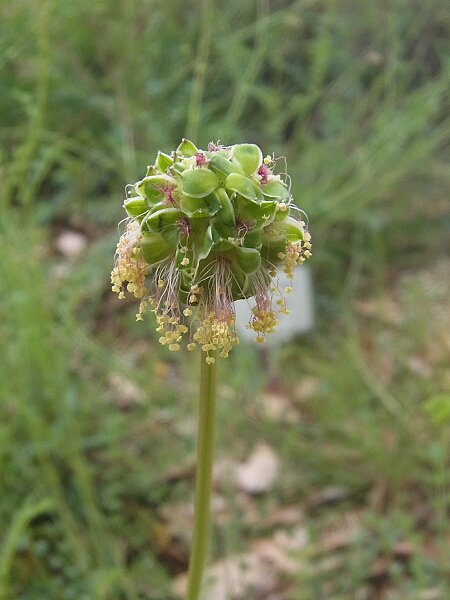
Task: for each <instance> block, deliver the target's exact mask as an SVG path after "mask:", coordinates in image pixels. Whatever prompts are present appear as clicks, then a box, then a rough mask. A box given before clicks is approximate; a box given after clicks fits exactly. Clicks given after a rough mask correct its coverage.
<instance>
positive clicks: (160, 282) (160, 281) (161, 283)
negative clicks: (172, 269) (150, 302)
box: [158, 279, 166, 288]
mask: <svg viewBox="0 0 450 600" xmlns="http://www.w3.org/2000/svg"><path fill="white" fill-rule="evenodd" d="M165 284H166V282H165V281H164V279H158V287H159V288H163V287H164V286H165Z"/></svg>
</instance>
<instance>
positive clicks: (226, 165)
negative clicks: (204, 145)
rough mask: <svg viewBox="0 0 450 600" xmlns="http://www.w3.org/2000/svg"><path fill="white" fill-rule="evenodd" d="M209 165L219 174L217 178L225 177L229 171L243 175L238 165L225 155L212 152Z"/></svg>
mask: <svg viewBox="0 0 450 600" xmlns="http://www.w3.org/2000/svg"><path fill="white" fill-rule="evenodd" d="M209 164H210V167H211V168H212V169H213V170H214V171H215V172H216V173H218V175H219V179H221V180H222V179H225V178H226V177H227V176H228V175H230V173H239V174H240V175H245V173H244V171H243V169H241V167H240V166H239V165H236V164H233V163H232V162H230V161H229V160H228V159H227V158H226V157H225V156H222V155H220V154H218V153H217V152H214V153H213V154H212V156H211V159H210V163H209Z"/></svg>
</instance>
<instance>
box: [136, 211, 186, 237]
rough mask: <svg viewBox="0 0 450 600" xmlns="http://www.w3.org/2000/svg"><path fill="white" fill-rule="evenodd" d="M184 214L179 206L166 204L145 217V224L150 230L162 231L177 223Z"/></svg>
mask: <svg viewBox="0 0 450 600" xmlns="http://www.w3.org/2000/svg"><path fill="white" fill-rule="evenodd" d="M183 216H184V214H183V212H182V211H181V210H180V209H179V208H175V207H173V206H166V207H165V208H162V209H160V210H157V211H154V212H152V213H150V214H149V215H148V217H147V218H146V219H145V224H146V225H147V228H148V229H149V230H150V231H161V230H162V229H164V228H165V227H168V226H169V225H173V224H174V223H176V221H178V219H180V218H181V217H183Z"/></svg>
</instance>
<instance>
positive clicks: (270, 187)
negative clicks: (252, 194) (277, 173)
mask: <svg viewBox="0 0 450 600" xmlns="http://www.w3.org/2000/svg"><path fill="white" fill-rule="evenodd" d="M262 193H263V194H264V196H266V198H277V199H278V200H281V201H282V202H284V201H286V200H289V199H290V197H291V192H290V191H289V188H288V187H287V185H286V184H285V183H284V182H283V181H281V179H272V180H271V181H268V182H267V183H265V184H264V185H263V186H262Z"/></svg>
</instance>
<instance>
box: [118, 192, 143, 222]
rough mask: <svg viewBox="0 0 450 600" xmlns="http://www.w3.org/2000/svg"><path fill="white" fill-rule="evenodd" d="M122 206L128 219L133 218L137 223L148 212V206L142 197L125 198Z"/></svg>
mask: <svg viewBox="0 0 450 600" xmlns="http://www.w3.org/2000/svg"><path fill="white" fill-rule="evenodd" d="M123 206H124V208H125V210H126V211H127V214H128V216H129V217H133V218H135V219H137V220H138V221H142V219H143V217H144V216H145V214H146V213H147V212H148V204H147V202H146V201H145V199H144V198H142V196H135V197H134V198H126V199H125V201H124V203H123Z"/></svg>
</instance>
